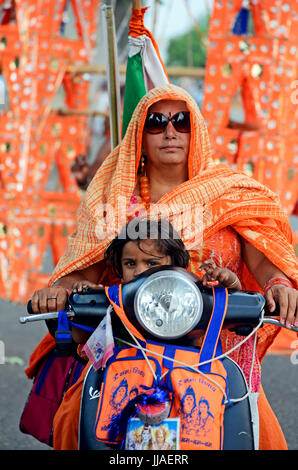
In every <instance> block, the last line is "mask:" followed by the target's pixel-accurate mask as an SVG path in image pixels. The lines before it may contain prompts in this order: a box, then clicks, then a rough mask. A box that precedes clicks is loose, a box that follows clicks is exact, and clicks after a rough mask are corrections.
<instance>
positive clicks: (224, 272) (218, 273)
mask: <svg viewBox="0 0 298 470" xmlns="http://www.w3.org/2000/svg"><path fill="white" fill-rule="evenodd" d="M200 271H205V274H204V276H203V278H202V283H203V285H204V286H208V283H209V282H217V283H218V284H220V285H221V286H223V287H228V288H233V289H237V290H241V282H240V281H239V279H238V276H237V275H236V274H235V273H233V272H232V271H230V270H229V269H227V268H221V267H220V266H217V265H216V263H215V262H214V260H213V259H208V260H207V261H205V262H204V263H203V264H202V265H201V266H200Z"/></svg>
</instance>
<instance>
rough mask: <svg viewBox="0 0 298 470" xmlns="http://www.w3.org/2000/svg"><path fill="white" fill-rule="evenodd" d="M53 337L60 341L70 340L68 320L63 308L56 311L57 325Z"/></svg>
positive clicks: (66, 341)
mask: <svg viewBox="0 0 298 470" xmlns="http://www.w3.org/2000/svg"><path fill="white" fill-rule="evenodd" d="M55 339H56V341H58V342H62V343H68V342H71V331H70V328H69V320H68V317H67V312H66V311H65V310H60V312H58V327H57V330H56V334H55Z"/></svg>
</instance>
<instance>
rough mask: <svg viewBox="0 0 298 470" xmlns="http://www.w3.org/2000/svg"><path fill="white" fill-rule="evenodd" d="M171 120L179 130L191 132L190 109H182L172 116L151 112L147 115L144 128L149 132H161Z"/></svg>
mask: <svg viewBox="0 0 298 470" xmlns="http://www.w3.org/2000/svg"><path fill="white" fill-rule="evenodd" d="M169 122H171V123H172V124H173V126H174V129H175V130H176V131H177V132H182V133H187V132H190V113H189V111H180V112H179V113H176V114H174V116H172V117H168V116H166V115H165V114H162V113H151V114H149V115H148V116H147V118H146V121H145V125H144V130H145V131H146V132H148V134H161V133H162V132H164V131H165V130H166V128H167V126H168V124H169Z"/></svg>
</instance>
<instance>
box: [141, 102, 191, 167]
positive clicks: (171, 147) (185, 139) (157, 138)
mask: <svg viewBox="0 0 298 470" xmlns="http://www.w3.org/2000/svg"><path fill="white" fill-rule="evenodd" d="M179 111H188V108H187V106H186V103H185V102H184V101H172V100H162V101H158V102H157V103H154V104H153V105H152V106H150V108H149V111H148V114H150V113H155V112H156V113H162V114H165V115H166V116H168V117H172V116H174V115H175V114H176V113H179ZM189 143H190V132H188V133H182V132H178V131H176V129H175V128H174V126H173V124H172V123H171V122H169V124H168V126H167V127H166V129H165V131H164V132H161V133H160V134H149V133H147V132H146V131H145V130H144V132H143V149H144V151H145V154H146V155H147V158H148V166H149V167H150V165H153V166H155V167H157V168H159V167H160V166H161V165H171V164H176V165H177V164H178V165H185V166H187V160H188V153H189Z"/></svg>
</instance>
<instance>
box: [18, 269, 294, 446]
mask: <svg viewBox="0 0 298 470" xmlns="http://www.w3.org/2000/svg"><path fill="white" fill-rule="evenodd" d="M114 287H117V286H114ZM114 287H112V288H110V289H111V292H117V293H118V294H119V289H118V290H117V288H116V289H115V288H114ZM215 289H216V292H217V294H218V295H219V296H221V295H222V292H223V291H224V292H225V294H226V301H225V306H224V307H222V308H223V310H224V313H223V322H222V325H221V326H220V328H219V330H218V331H219V332H220V330H221V328H228V329H229V330H231V331H234V332H235V333H236V334H237V335H241V336H243V337H245V338H246V339H248V338H249V337H250V336H252V335H256V332H257V330H258V328H262V326H263V325H264V324H265V323H270V324H273V325H276V326H280V327H285V326H284V325H282V324H281V323H280V322H279V321H278V320H277V319H276V318H272V317H274V316H278V313H279V312H278V307H277V309H276V311H275V312H273V313H270V312H269V311H268V310H267V308H266V302H265V299H264V297H263V296H262V295H261V294H259V293H256V292H249V291H234V290H232V289H231V290H229V289H222V288H220V287H212V288H211V287H205V286H203V284H202V282H201V281H200V279H199V278H198V277H197V276H196V275H194V274H193V273H190V272H189V271H186V270H184V269H182V268H177V267H173V266H161V267H158V268H152V269H150V270H148V271H146V272H144V273H142V274H141V275H140V276H139V277H138V278H136V279H135V280H133V281H131V282H129V283H127V284H124V285H122V286H121V300H120V301H119V298H118V297H117V296H118V294H117V295H116V297H117V300H115V304H114V305H116V302H118V304H122V305H123V309H124V311H125V314H126V317H127V319H128V320H129V322H130V324H131V325H133V326H134V327H135V328H136V329H137V330H138V331H139V332H140V334H141V335H142V336H143V337H144V338H145V339H146V341H149V342H150V341H151V342H153V343H154V342H156V343H160V342H162V343H163V344H165V345H173V344H175V345H177V346H179V347H180V348H182V349H183V348H189V347H193V341H194V338H196V337H197V335H198V334H199V333H201V332H202V331H206V330H207V332H208V329H209V325H210V322H211V319H212V318H213V317H214V316H215V315H216V312H215V294H214V292H215ZM217 302H218V303H220V302H221V301H218V300H217ZM112 303H113V302H112ZM108 308H110V309H111V298H108V297H107V295H106V291H105V290H104V289H100V290H92V289H89V288H86V289H84V290H83V292H82V293H80V294H79V293H71V294H70V296H69V298H68V302H67V305H66V306H65V311H66V312H67V317H69V318H72V319H74V320H75V322H76V323H79V324H85V325H88V324H89V325H90V324H92V323H94V322H95V323H97V324H99V323H100V322H101V320H102V319H103V318H104V317H105V315H106V313H107V309H108ZM114 310H115V309H114ZM114 310H113V309H111V319H112V326H113V332H117V335H116V336H117V337H118V339H120V340H121V338H122V339H123V342H124V343H127V344H129V340H130V341H131V336H129V335H128V332H127V328H124V326H123V323H122V322H121V320H120V319H119V316H118V315H116V313H115V311H114ZM27 311H28V313H29V315H28V316H25V317H20V323H22V324H25V323H27V322H32V321H39V320H45V321H46V322H47V325H48V327H49V329H50V331H51V332H52V333H54V330H55V328H56V327H57V318H58V315H59V312H50V313H45V314H33V311H32V307H31V302H30V301H29V302H28V305H27ZM53 325H54V326H53ZM291 330H293V331H298V328H296V327H294V326H291ZM206 334H207V333H206ZM244 341H245V339H244ZM62 350H63V348H62ZM62 354H63V353H62ZM223 356H224V357H222V358H221V359H222V363H223V364H224V367H225V369H226V371H227V375H228V382H229V400H228V401H227V402H226V404H225V410H224V420H223V427H224V437H223V443H222V449H223V450H255V449H257V448H258V429H257V422H258V417H257V416H256V413H257V411H256V407H255V406H253V401H252V400H251V396H250V387H249V384H248V383H247V381H246V379H245V377H244V374H243V372H242V370H241V369H240V367H239V366H238V365H237V364H236V363H235V362H234V361H233V360H232V359H231V358H229V357H228V355H227V353H226V354H225V355H223ZM216 358H218V356H216V357H215V359H216ZM211 361H212V359H211ZM207 362H208V361H207ZM104 374H105V371H104V370H95V369H94V368H93V367H92V366H91V367H90V368H89V370H88V372H87V374H86V377H85V381H84V386H83V391H82V401H81V412H80V424H79V450H86V449H93V450H100V449H104V448H105V445H104V444H103V443H102V442H99V440H98V439H97V438H96V435H95V433H94V426H95V419H96V418H95V417H96V415H97V410H98V403H99V400H100V392H99V391H100V390H101V383H102V381H103V380H104ZM145 421H146V419H145Z"/></svg>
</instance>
